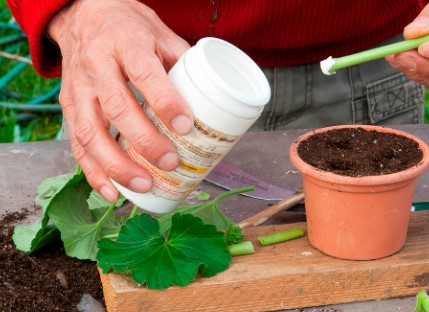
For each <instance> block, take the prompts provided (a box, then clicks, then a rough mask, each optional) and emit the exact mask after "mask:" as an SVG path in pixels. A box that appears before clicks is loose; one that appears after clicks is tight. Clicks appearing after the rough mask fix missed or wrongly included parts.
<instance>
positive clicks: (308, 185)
mask: <svg viewBox="0 0 429 312" xmlns="http://www.w3.org/2000/svg"><path fill="white" fill-rule="evenodd" d="M345 127H361V128H363V129H365V130H376V131H381V132H393V133H394V134H398V135H401V136H405V137H408V138H411V139H413V140H414V141H416V142H417V143H418V144H419V147H420V149H421V151H422V153H423V159H422V160H421V161H420V162H419V163H418V164H417V165H415V166H413V167H411V168H409V169H406V170H403V171H400V172H397V173H390V174H383V175H376V176H375V175H374V176H360V177H351V176H344V175H339V174H336V173H331V172H328V171H323V170H320V169H317V168H316V167H313V166H311V165H309V164H308V163H306V162H304V161H303V160H302V159H301V158H300V157H299V155H298V146H299V144H300V143H301V142H302V141H304V140H306V139H307V138H309V137H310V136H312V135H313V134H315V133H320V132H325V131H329V130H333V129H337V128H345ZM289 156H290V160H291V162H292V164H293V165H294V166H295V167H296V168H297V169H298V170H299V171H300V173H301V175H302V178H303V185H304V194H305V209H306V213H307V229H308V238H309V241H310V243H311V245H312V246H314V247H315V248H317V249H319V250H320V251H322V252H324V253H325V254H328V255H331V256H333V257H337V258H342V259H350V260H370V259H378V258H383V257H386V256H389V255H392V254H394V253H396V252H397V251H399V250H400V249H401V248H402V246H403V245H404V244H405V241H406V236H407V229H408V221H409V216H410V210H411V205H412V200H413V193H414V186H415V182H416V180H417V178H418V177H419V176H420V175H421V174H422V173H423V172H424V171H425V169H427V167H428V165H429V149H428V146H427V145H426V144H425V143H424V142H423V141H422V140H421V139H419V138H417V137H415V136H412V135H410V134H408V133H405V132H402V131H398V130H394V129H389V128H384V127H377V126H350V125H348V126H336V127H327V128H322V129H318V130H315V131H311V132H309V133H306V134H304V135H302V136H300V137H299V138H298V139H297V140H296V141H295V142H294V143H293V144H292V145H291V147H290V151H289Z"/></svg>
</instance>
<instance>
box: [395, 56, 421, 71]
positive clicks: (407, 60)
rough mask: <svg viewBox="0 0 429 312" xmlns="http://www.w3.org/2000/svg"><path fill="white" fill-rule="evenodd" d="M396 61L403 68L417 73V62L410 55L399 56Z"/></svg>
mask: <svg viewBox="0 0 429 312" xmlns="http://www.w3.org/2000/svg"><path fill="white" fill-rule="evenodd" d="M396 60H397V61H398V63H399V65H400V66H401V67H402V68H405V69H407V70H409V71H412V72H413V71H416V61H414V59H413V58H412V57H410V56H408V55H399V56H398V57H397V58H396Z"/></svg>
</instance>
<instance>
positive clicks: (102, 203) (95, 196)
mask: <svg viewBox="0 0 429 312" xmlns="http://www.w3.org/2000/svg"><path fill="white" fill-rule="evenodd" d="M125 200H126V198H125V197H123V196H122V195H121V196H119V198H118V200H117V201H116V207H120V206H122V205H123V204H124V202H125ZM111 204H112V203H110V202H108V201H107V200H106V199H105V198H104V197H103V196H101V195H100V194H99V193H97V192H96V191H95V190H92V192H91V194H90V195H89V198H88V206H89V209H98V208H105V207H109V206H110V205H111Z"/></svg>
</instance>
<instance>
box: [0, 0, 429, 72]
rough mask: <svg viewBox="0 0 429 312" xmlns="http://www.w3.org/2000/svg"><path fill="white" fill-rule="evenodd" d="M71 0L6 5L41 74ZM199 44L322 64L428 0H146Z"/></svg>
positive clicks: (277, 61) (404, 20)
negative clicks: (210, 40)
mask: <svg viewBox="0 0 429 312" xmlns="http://www.w3.org/2000/svg"><path fill="white" fill-rule="evenodd" d="M68 1H70V0H37V1H35V0H7V2H8V5H9V8H10V9H11V12H12V14H13V15H14V16H15V18H16V20H17V22H18V23H19V24H20V26H21V27H22V29H23V31H24V32H25V33H26V34H27V35H28V39H29V43H30V52H31V56H32V60H33V64H34V67H35V69H36V70H37V71H38V72H39V73H40V74H41V75H43V76H45V77H54V76H59V75H60V74H61V54H60V51H59V49H58V47H56V46H55V45H54V44H52V43H51V42H50V41H49V40H48V39H47V38H46V37H45V36H44V35H43V31H44V29H45V26H46V24H47V21H48V20H49V18H50V17H51V16H52V15H53V14H54V13H55V12H56V11H58V10H59V9H61V8H62V7H63V6H65V4H66V3H67V2H68ZM144 2H145V3H146V4H147V5H149V6H150V7H152V8H153V9H154V10H155V11H156V12H157V13H158V15H159V16H160V17H161V19H162V20H163V21H164V22H165V23H166V24H167V25H168V26H169V27H170V28H172V29H173V30H174V31H175V32H176V33H177V34H179V35H180V36H181V37H183V38H184V39H186V40H188V42H189V43H190V44H191V45H193V44H194V43H195V42H196V41H197V40H198V39H199V38H201V37H206V36H214V37H218V38H222V39H225V40H227V41H229V42H231V43H233V44H235V45H237V46H238V47H240V48H241V49H242V50H244V51H245V52H246V53H247V54H249V55H250V56H251V57H252V58H253V59H254V60H255V61H256V62H257V63H258V64H259V65H260V66H261V67H271V66H293V65H298V64H305V63H310V62H318V61H320V60H323V59H325V58H327V57H328V56H330V55H332V56H334V57H335V56H337V57H338V56H343V55H347V54H350V53H354V52H357V51H361V50H364V49H367V48H369V47H371V46H373V45H375V44H377V43H381V42H383V41H384V40H386V39H388V38H391V37H393V36H394V35H397V34H399V33H401V32H402V30H403V28H404V26H405V25H407V24H408V23H410V22H411V21H412V20H413V19H414V18H415V17H416V16H417V15H418V14H419V12H420V11H421V9H422V6H423V5H424V4H423V1H422V0H390V1H383V0H355V1H344V0H317V1H314V0H288V1H287V0H250V1H249V0H180V1H178V0H169V1H162V0H144Z"/></svg>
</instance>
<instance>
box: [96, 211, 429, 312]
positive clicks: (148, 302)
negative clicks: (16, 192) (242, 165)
mask: <svg viewBox="0 0 429 312" xmlns="http://www.w3.org/2000/svg"><path fill="white" fill-rule="evenodd" d="M428 224H429V211H420V212H415V213H412V216H411V220H410V226H409V231H408V238H407V242H406V244H405V246H404V247H403V249H402V250H401V251H400V252H398V253H397V254H395V255H392V256H390V257H387V258H384V259H379V260H373V261H348V260H340V259H335V258H332V257H330V256H327V255H324V254H322V253H321V252H319V251H318V250H316V249H314V248H313V247H312V246H311V245H310V244H309V242H308V240H307V237H306V236H304V237H303V238H299V239H296V240H293V241H289V242H285V243H281V244H277V245H272V246H265V247H262V246H260V245H259V243H258V242H257V239H256V238H257V236H260V235H266V234H270V233H274V232H279V231H283V230H287V229H291V228H293V227H296V226H300V227H302V228H303V229H304V231H305V232H306V224H305V223H295V224H283V225H269V226H260V227H255V228H248V229H246V230H245V232H246V233H247V236H246V238H247V239H250V240H252V241H253V243H254V246H255V251H256V253H255V254H252V255H247V256H239V257H234V258H233V262H232V263H231V265H230V267H229V268H228V269H227V270H226V271H224V272H222V273H220V274H218V275H216V276H215V277H212V278H199V279H197V280H196V281H194V282H192V283H191V284H190V285H189V286H187V287H170V288H168V289H166V290H162V291H159V290H148V289H146V288H145V287H144V286H137V285H136V284H135V283H133V282H132V281H131V279H130V278H129V277H127V276H125V275H121V274H114V273H109V274H101V279H102V282H103V289H104V295H105V300H106V304H107V308H108V311H109V312H136V311H275V310H283V309H292V308H299V307H310V306H320V305H327V304H336V303H345V302H356V301H365V300H376V299H386V298H392V297H403V296H414V295H415V294H416V293H417V292H418V291H420V290H427V289H428V288H429V226H428Z"/></svg>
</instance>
